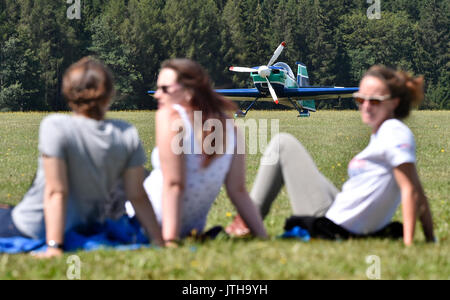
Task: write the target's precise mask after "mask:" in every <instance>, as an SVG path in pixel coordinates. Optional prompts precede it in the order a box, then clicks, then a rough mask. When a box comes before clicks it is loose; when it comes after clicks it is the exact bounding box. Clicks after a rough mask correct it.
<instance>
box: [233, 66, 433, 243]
mask: <svg viewBox="0 0 450 300" xmlns="http://www.w3.org/2000/svg"><path fill="white" fill-rule="evenodd" d="M423 96H424V95H423V77H413V76H411V75H409V74H407V73H405V72H402V71H395V70H393V69H390V68H387V67H384V66H373V67H372V68H370V69H369V70H368V71H367V72H366V74H365V75H364V76H363V78H362V80H361V82H360V86H359V91H358V92H357V93H355V94H354V99H355V101H356V103H357V104H358V106H359V111H360V114H361V119H362V122H363V123H364V124H366V125H368V126H369V127H370V128H371V129H372V135H371V138H370V143H369V145H368V146H367V147H366V148H365V149H364V150H363V151H362V152H361V153H359V154H358V155H356V156H355V157H354V158H353V159H352V160H351V161H350V163H349V165H348V174H349V177H350V178H349V179H348V180H347V182H345V184H344V185H343V187H342V191H339V190H338V189H337V188H336V187H335V186H334V185H333V184H332V183H331V182H330V181H329V180H328V179H327V178H325V176H323V175H322V174H321V173H320V171H319V170H318V168H317V167H316V165H315V163H314V161H313V160H312V158H311V157H310V155H309V154H308V152H307V151H306V149H305V148H304V147H303V145H302V144H301V143H300V142H299V141H298V140H297V139H295V138H294V137H293V136H291V135H289V134H285V133H284V134H280V135H279V136H277V137H276V138H274V139H273V140H272V141H271V143H270V144H269V146H268V148H267V152H266V153H265V154H264V155H273V152H274V151H276V152H277V153H276V155H278V156H279V161H278V164H274V165H271V166H267V165H261V166H260V168H259V170H258V174H257V177H256V180H255V183H254V185H253V188H252V192H251V197H252V199H253V200H254V201H255V204H256V205H257V206H258V208H259V209H260V212H261V214H262V215H263V216H265V215H267V213H268V212H269V209H270V206H271V204H272V202H273V201H274V200H275V198H276V196H277V194H278V192H279V190H280V189H281V187H282V185H283V183H284V184H285V185H286V188H287V191H288V194H289V200H290V201H291V207H292V209H293V212H294V215H295V216H296V217H293V218H291V219H289V220H288V221H287V223H286V226H287V227H292V226H293V225H299V226H300V227H302V228H304V229H307V230H308V231H309V232H310V234H311V235H312V236H315V237H324V238H329V239H335V238H348V237H364V236H373V235H375V236H386V235H387V236H397V237H400V236H403V241H404V243H405V245H411V244H412V243H413V238H414V231H415V224H416V218H417V217H419V219H420V221H421V223H422V225H423V230H424V234H425V238H426V240H427V241H434V234H433V221H432V217H431V212H430V208H429V204H428V201H427V198H426V196H425V193H424V190H423V188H422V185H421V182H420V179H419V176H418V174H417V170H416V153H415V141H414V136H413V133H412V132H411V130H410V129H409V128H408V127H407V126H406V125H405V124H404V123H403V122H402V120H403V119H404V118H406V117H407V116H408V115H409V113H410V111H411V109H412V108H413V107H415V106H417V105H418V104H420V102H421V101H422V99H423ZM400 203H401V204H402V213H403V226H400V224H398V223H390V222H391V219H392V217H393V216H394V213H395V211H396V209H397V207H398V206H399V204H400ZM245 223H246V222H245V221H243V220H242V219H241V218H240V217H239V216H237V217H236V218H235V220H234V222H233V223H232V224H231V225H230V226H228V227H227V232H228V233H230V234H235V235H242V234H245V233H246V232H248V228H247V226H246V224H245Z"/></svg>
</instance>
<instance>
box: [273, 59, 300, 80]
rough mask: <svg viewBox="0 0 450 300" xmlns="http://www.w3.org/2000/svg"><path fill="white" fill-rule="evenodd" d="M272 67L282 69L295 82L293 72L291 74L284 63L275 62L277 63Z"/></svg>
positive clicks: (289, 68) (290, 70)
mask: <svg viewBox="0 0 450 300" xmlns="http://www.w3.org/2000/svg"><path fill="white" fill-rule="evenodd" d="M273 66H274V67H278V68H282V69H284V70H286V72H287V74H288V76H289V77H291V78H292V79H294V80H295V75H294V72H292V69H291V67H289V65H288V64H286V63H284V62H277V63H276V64H274V65H273Z"/></svg>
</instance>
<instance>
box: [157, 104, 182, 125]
mask: <svg viewBox="0 0 450 300" xmlns="http://www.w3.org/2000/svg"><path fill="white" fill-rule="evenodd" d="M179 118H180V114H179V113H178V111H176V110H175V109H174V108H173V107H171V106H167V107H162V108H160V109H158V110H157V111H156V121H158V122H167V121H174V120H176V119H179Z"/></svg>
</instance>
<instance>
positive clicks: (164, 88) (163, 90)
mask: <svg viewBox="0 0 450 300" xmlns="http://www.w3.org/2000/svg"><path fill="white" fill-rule="evenodd" d="M177 85H178V83H176V84H172V85H161V86H158V87H156V90H161V91H162V92H163V93H164V94H172V93H175V92H176V91H178V90H179V89H176V90H175V91H172V92H171V93H169V88H170V87H172V86H177Z"/></svg>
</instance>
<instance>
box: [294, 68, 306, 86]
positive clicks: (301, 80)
mask: <svg viewBox="0 0 450 300" xmlns="http://www.w3.org/2000/svg"><path fill="white" fill-rule="evenodd" d="M295 64H296V65H298V69H297V84H298V86H299V87H304V86H309V77H308V70H307V69H306V65H305V64H304V63H301V62H296V63H295Z"/></svg>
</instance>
